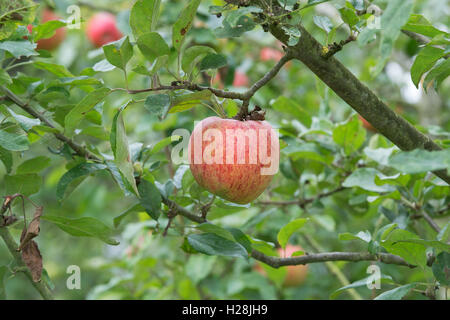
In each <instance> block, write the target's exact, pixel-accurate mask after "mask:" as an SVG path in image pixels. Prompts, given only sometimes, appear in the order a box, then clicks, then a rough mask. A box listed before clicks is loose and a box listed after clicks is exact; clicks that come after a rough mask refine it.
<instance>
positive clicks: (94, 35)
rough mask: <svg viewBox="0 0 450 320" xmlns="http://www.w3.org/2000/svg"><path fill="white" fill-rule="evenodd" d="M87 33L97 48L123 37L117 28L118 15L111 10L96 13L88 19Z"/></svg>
mask: <svg viewBox="0 0 450 320" xmlns="http://www.w3.org/2000/svg"><path fill="white" fill-rule="evenodd" d="M86 33H87V36H88V39H89V40H90V41H91V43H92V44H93V45H94V46H95V47H96V48H100V47H101V46H103V45H105V44H108V43H110V42H113V41H117V40H119V39H120V38H122V33H121V32H120V31H119V29H118V28H117V24H116V17H115V16H114V15H113V14H111V13H109V12H99V13H96V14H94V15H93V16H92V17H91V19H89V21H88V24H87V28H86Z"/></svg>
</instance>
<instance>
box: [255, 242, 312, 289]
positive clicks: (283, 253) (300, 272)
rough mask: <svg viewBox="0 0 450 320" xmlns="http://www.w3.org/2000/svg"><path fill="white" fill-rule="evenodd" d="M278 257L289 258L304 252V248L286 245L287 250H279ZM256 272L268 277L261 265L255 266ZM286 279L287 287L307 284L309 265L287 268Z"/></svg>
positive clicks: (285, 284)
mask: <svg viewBox="0 0 450 320" xmlns="http://www.w3.org/2000/svg"><path fill="white" fill-rule="evenodd" d="M277 251H278V255H279V256H280V257H283V258H289V257H291V256H292V254H293V253H294V252H296V251H303V248H302V247H300V246H295V245H291V244H288V245H286V249H285V250H283V249H282V248H279V249H278V250H277ZM253 268H254V270H255V271H256V272H259V273H261V274H262V275H264V276H265V275H266V271H265V270H264V269H263V268H262V267H261V265H260V264H255V266H254V267H253ZM286 268H287V273H286V278H284V283H283V285H284V286H285V287H295V286H298V285H301V284H302V283H303V282H305V279H306V276H307V275H308V265H306V264H305V265H296V266H287V267H286Z"/></svg>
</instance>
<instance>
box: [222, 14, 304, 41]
mask: <svg viewBox="0 0 450 320" xmlns="http://www.w3.org/2000/svg"><path fill="white" fill-rule="evenodd" d="M255 26H256V23H255V22H254V21H253V20H252V19H250V18H249V17H247V16H241V17H240V18H239V21H238V23H237V26H236V27H232V26H231V25H230V23H229V22H228V21H226V20H225V19H224V20H223V27H219V28H216V29H215V30H214V33H215V35H216V37H217V38H234V37H240V36H241V35H242V34H243V33H245V32H247V31H250V30H253V29H254V28H255ZM297 31H298V29H297Z"/></svg>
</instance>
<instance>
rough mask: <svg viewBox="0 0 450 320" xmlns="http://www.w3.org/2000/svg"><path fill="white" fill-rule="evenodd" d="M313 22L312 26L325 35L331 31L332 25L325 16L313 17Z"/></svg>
mask: <svg viewBox="0 0 450 320" xmlns="http://www.w3.org/2000/svg"><path fill="white" fill-rule="evenodd" d="M313 20H314V24H315V25H316V26H318V27H319V28H320V29H322V30H323V31H325V32H326V33H329V32H330V31H331V29H333V23H332V22H331V20H330V18H328V17H327V16H314V17H313Z"/></svg>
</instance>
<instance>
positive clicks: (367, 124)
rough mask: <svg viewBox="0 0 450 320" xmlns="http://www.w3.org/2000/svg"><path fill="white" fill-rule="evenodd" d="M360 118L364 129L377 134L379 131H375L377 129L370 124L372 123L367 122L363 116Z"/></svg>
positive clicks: (359, 116)
mask: <svg viewBox="0 0 450 320" xmlns="http://www.w3.org/2000/svg"><path fill="white" fill-rule="evenodd" d="M358 118H359V120H360V121H361V122H362V125H363V127H364V128H366V129H367V130H369V131H372V132H377V129H375V128H374V127H373V126H372V125H371V124H370V122H369V121H367V120H366V119H364V118H363V117H362V116H361V115H359V114H358Z"/></svg>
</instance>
